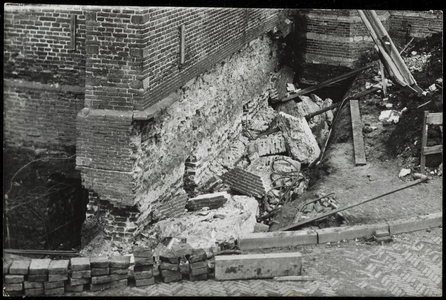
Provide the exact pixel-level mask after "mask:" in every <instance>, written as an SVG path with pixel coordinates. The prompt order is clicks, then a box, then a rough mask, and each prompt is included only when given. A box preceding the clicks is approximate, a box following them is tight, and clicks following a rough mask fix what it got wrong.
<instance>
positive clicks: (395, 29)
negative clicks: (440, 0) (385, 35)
mask: <svg viewBox="0 0 446 300" xmlns="http://www.w3.org/2000/svg"><path fill="white" fill-rule="evenodd" d="M390 14H391V18H390V32H389V35H390V36H391V37H392V39H397V40H402V41H403V42H405V43H407V42H408V41H406V38H412V37H415V38H424V37H427V36H430V35H432V34H433V33H434V32H442V31H443V13H442V12H439V11H432V12H429V11H390Z"/></svg>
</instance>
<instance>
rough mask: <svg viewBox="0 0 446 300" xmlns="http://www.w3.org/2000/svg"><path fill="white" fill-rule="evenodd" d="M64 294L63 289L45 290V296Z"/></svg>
mask: <svg viewBox="0 0 446 300" xmlns="http://www.w3.org/2000/svg"><path fill="white" fill-rule="evenodd" d="M64 293H65V289H64V288H63V287H59V288H55V289H45V295H48V296H62V295H63V294H64Z"/></svg>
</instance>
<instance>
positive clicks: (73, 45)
mask: <svg viewBox="0 0 446 300" xmlns="http://www.w3.org/2000/svg"><path fill="white" fill-rule="evenodd" d="M70 49H71V50H76V15H71V21H70Z"/></svg>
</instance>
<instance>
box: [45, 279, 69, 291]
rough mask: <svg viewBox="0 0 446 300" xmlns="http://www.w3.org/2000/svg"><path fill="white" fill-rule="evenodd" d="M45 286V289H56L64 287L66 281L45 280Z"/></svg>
mask: <svg viewBox="0 0 446 300" xmlns="http://www.w3.org/2000/svg"><path fill="white" fill-rule="evenodd" d="M43 286H44V287H45V289H55V288H59V287H64V286H65V281H53V282H44V283H43Z"/></svg>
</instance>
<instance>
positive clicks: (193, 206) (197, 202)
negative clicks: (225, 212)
mask: <svg viewBox="0 0 446 300" xmlns="http://www.w3.org/2000/svg"><path fill="white" fill-rule="evenodd" d="M230 197H231V196H230V195H229V194H228V193H226V192H218V193H212V194H204V195H199V196H197V197H195V198H192V199H189V200H187V202H186V208H187V209H188V210H189V211H196V210H200V209H202V208H203V207H209V208H210V209H216V208H219V207H222V206H223V205H224V204H225V203H226V201H228V199H229V198H230Z"/></svg>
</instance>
